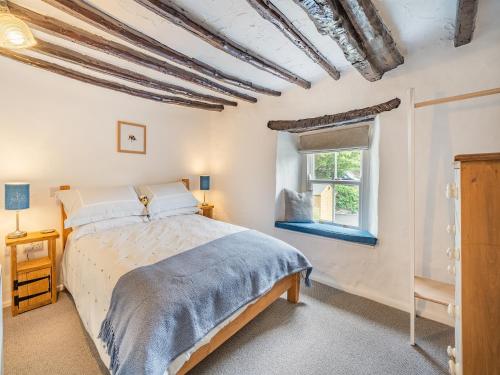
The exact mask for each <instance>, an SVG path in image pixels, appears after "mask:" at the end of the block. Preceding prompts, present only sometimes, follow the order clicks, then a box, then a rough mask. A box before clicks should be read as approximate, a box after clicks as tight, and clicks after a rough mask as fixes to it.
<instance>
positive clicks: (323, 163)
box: [313, 152, 335, 180]
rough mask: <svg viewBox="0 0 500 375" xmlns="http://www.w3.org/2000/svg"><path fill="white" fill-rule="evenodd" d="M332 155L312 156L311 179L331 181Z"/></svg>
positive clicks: (330, 153)
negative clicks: (312, 168) (312, 169)
mask: <svg viewBox="0 0 500 375" xmlns="http://www.w3.org/2000/svg"><path fill="white" fill-rule="evenodd" d="M333 154H334V153H333V152H327V153H323V154H314V171H313V179H315V180H331V179H332V178H333V171H334V168H335V164H334V163H335V160H334V155H333Z"/></svg>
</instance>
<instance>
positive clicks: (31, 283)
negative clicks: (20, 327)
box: [17, 267, 52, 312]
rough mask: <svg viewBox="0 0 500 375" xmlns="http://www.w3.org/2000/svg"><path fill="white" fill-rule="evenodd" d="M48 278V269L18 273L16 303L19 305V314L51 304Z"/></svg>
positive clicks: (49, 273)
mask: <svg viewBox="0 0 500 375" xmlns="http://www.w3.org/2000/svg"><path fill="white" fill-rule="evenodd" d="M50 276H51V268H50V267H48V268H43V269H40V270H36V271H30V272H18V274H17V282H18V284H19V286H18V299H17V301H18V303H19V312H22V311H26V310H31V309H33V308H35V307H39V306H42V305H44V304H49V303H51V297H52V293H51V283H50V282H51V280H50ZM27 297H31V298H27Z"/></svg>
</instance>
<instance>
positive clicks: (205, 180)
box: [200, 176, 210, 206]
mask: <svg viewBox="0 0 500 375" xmlns="http://www.w3.org/2000/svg"><path fill="white" fill-rule="evenodd" d="M200 190H203V203H202V204H201V205H202V206H208V203H207V202H206V200H205V191H207V190H210V176H200Z"/></svg>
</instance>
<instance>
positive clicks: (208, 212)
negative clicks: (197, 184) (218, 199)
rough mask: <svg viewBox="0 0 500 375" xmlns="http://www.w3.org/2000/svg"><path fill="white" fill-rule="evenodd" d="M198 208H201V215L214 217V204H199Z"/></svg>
mask: <svg viewBox="0 0 500 375" xmlns="http://www.w3.org/2000/svg"><path fill="white" fill-rule="evenodd" d="M198 208H199V209H200V210H201V213H200V214H201V215H203V216H205V217H208V218H210V219H213V218H214V205H213V204H207V205H206V206H203V205H200V206H198Z"/></svg>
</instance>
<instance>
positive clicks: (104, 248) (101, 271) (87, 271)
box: [62, 215, 245, 374]
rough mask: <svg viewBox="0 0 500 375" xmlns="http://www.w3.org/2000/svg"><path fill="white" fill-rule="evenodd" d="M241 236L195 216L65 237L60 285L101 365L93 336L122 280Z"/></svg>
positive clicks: (234, 228) (187, 354)
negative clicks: (218, 241)
mask: <svg viewBox="0 0 500 375" xmlns="http://www.w3.org/2000/svg"><path fill="white" fill-rule="evenodd" d="M243 230H245V228H242V227H239V226H236V225H232V224H227V223H223V222H220V221H216V220H211V219H207V218H206V217H203V216H201V215H179V216H171V217H167V218H164V219H161V220H157V221H153V222H149V223H138V224H132V225H127V226H124V227H120V228H115V229H110V230H106V231H103V232H99V233H94V234H91V235H87V236H83V237H81V238H79V239H76V240H72V238H71V236H70V237H69V241H68V244H67V245H66V249H65V252H64V256H63V261H62V278H63V283H64V286H65V287H66V288H67V289H68V290H69V292H70V293H71V295H72V296H73V299H74V301H75V304H76V308H77V310H78V313H79V314H80V318H81V320H82V322H83V325H84V326H85V328H86V329H87V332H88V333H89V335H90V336H91V337H92V340H93V341H94V343H95V345H96V347H97V350H98V351H99V354H100V356H101V359H102V360H103V362H104V363H105V364H106V365H108V364H109V356H108V355H107V353H106V349H105V347H104V344H103V343H102V341H101V340H100V339H98V338H97V336H98V334H99V330H100V328H101V323H102V321H103V320H104V318H105V317H106V313H107V309H108V308H109V304H110V301H111V294H112V292H113V288H114V286H115V285H116V283H117V281H118V279H119V278H120V277H121V276H122V275H123V274H125V273H127V272H128V271H130V270H133V269H135V268H137V267H141V266H146V265H149V264H153V263H156V262H158V261H160V260H163V259H166V258H168V257H171V256H173V255H176V254H179V253H182V252H184V251H186V250H190V249H192V248H194V247H196V246H199V245H203V244H205V243H207V242H210V241H212V240H215V239H218V238H220V237H223V236H226V235H228V234H232V233H236V232H240V231H243ZM147 292H148V291H147V290H145V291H144V293H147ZM243 310H244V307H243V308H241V309H240V310H239V311H238V312H236V313H235V314H234V315H233V316H232V317H230V318H229V319H227V320H226V321H225V322H223V323H221V324H220V325H219V326H217V327H216V328H215V329H214V330H212V332H210V333H209V334H208V335H207V336H206V337H205V338H204V339H202V340H201V341H200V342H198V343H197V344H196V345H195V346H194V347H193V348H192V349H190V350H188V351H187V352H185V353H183V354H182V355H180V356H179V357H178V358H177V359H176V360H175V361H174V362H172V363H171V364H170V366H169V367H168V369H165V374H175V373H176V372H177V371H178V370H179V369H180V368H181V367H182V365H183V364H184V363H185V362H186V361H187V360H188V359H189V357H190V355H191V354H192V353H193V352H194V351H196V350H197V349H198V348H199V347H200V346H202V345H204V344H205V343H207V342H208V341H210V339H211V338H212V337H213V335H214V334H215V333H217V332H218V331H219V330H220V329H222V328H223V327H224V326H225V325H226V324H228V323H229V322H230V321H231V320H233V319H234V318H235V317H237V316H238V315H239V314H240V313H241V312H242V311H243Z"/></svg>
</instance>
